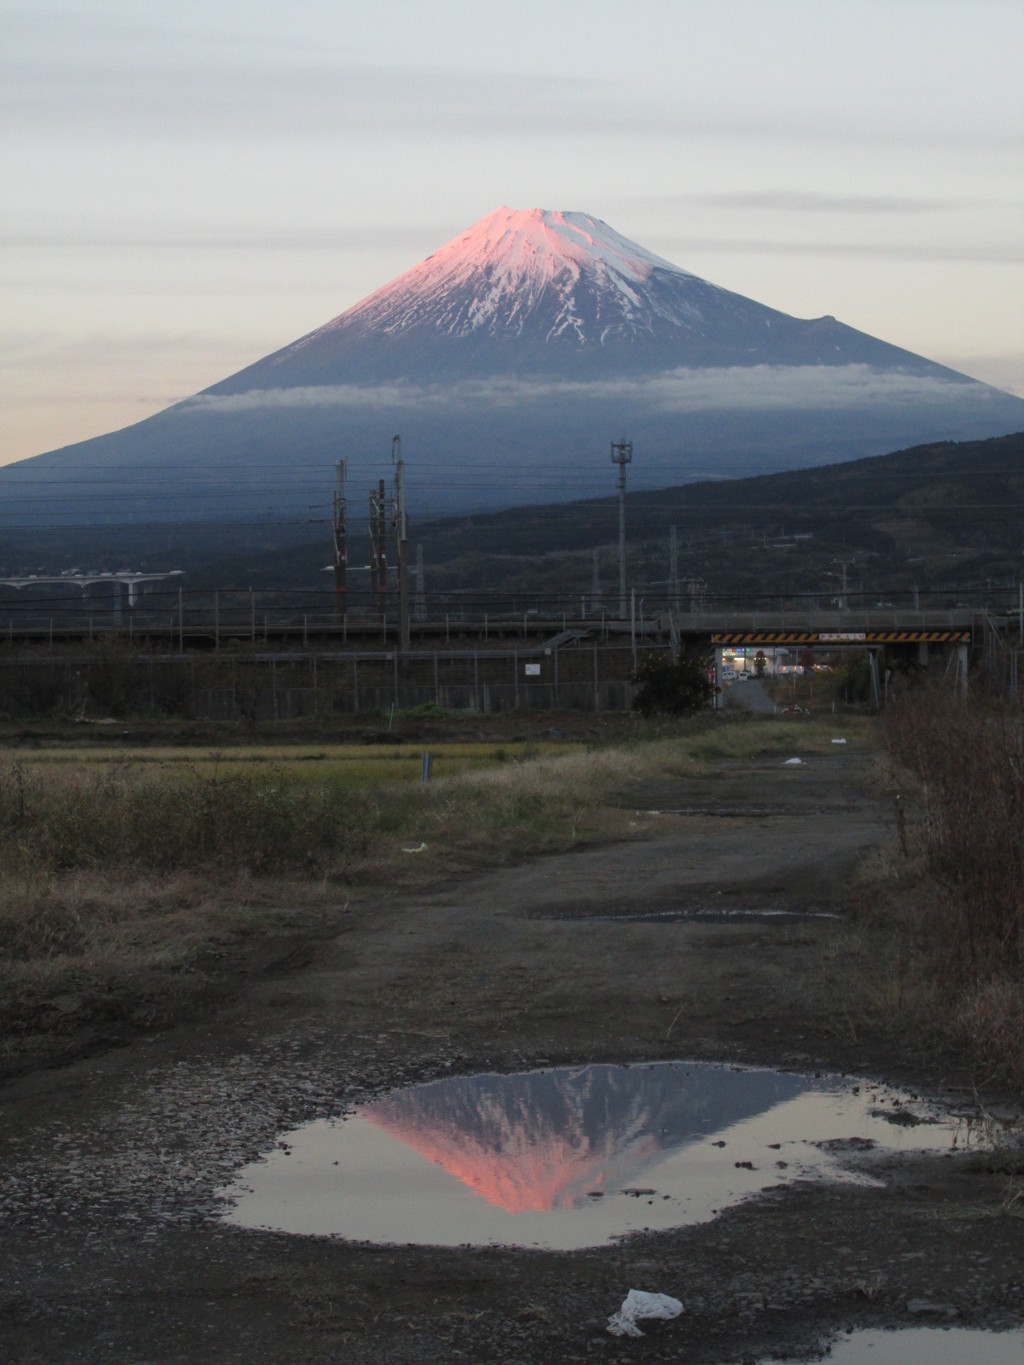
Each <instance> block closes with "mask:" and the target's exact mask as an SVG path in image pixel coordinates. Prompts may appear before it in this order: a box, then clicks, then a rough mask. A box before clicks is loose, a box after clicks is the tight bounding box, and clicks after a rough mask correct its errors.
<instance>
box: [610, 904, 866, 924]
mask: <svg viewBox="0 0 1024 1365" xmlns="http://www.w3.org/2000/svg"><path fill="white" fill-rule="evenodd" d="M842 918H843V916H842V915H840V914H837V913H836V911H834V910H770V909H755V908H753V907H745V906H739V907H737V908H735V909H728V910H726V909H719V908H717V907H715V906H701V905H698V906H687V907H686V908H685V909H679V910H637V911H635V912H634V911H629V910H627V911H626V912H625V913H623V914H621V915H588V916H587V919H588V921H589V922H591V923H594V924H622V923H626V924H683V923H686V924H691V923H696V924H751V923H756V922H757V921H759V920H772V921H774V922H775V923H777V924H799V923H803V921H805V920H810V919H842Z"/></svg>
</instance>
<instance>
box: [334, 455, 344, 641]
mask: <svg viewBox="0 0 1024 1365" xmlns="http://www.w3.org/2000/svg"><path fill="white" fill-rule="evenodd" d="M346 465H347V461H345V460H339V461H338V463H337V464H336V465H335V466H334V468H335V474H336V481H335V486H334V515H333V517H332V525H333V527H334V619H335V620H336V621H340V620H341V619H342V618H343V617H344V616H345V614H346V612H347V610H348V600H347V595H348V545H347V542H346V538H345V471H346Z"/></svg>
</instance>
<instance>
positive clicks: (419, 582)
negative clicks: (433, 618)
mask: <svg viewBox="0 0 1024 1365" xmlns="http://www.w3.org/2000/svg"><path fill="white" fill-rule="evenodd" d="M413 615H414V616H415V617H416V620H417V621H425V620H426V619H427V592H426V587H425V576H424V573H423V542H422V541H420V543H419V544H418V545H417V546H416V598H415V601H414V602H413Z"/></svg>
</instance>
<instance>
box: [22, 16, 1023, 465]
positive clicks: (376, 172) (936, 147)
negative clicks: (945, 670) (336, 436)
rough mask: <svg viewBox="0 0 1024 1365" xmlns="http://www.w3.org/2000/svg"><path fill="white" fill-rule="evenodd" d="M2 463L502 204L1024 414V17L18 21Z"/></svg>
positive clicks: (318, 319)
mask: <svg viewBox="0 0 1024 1365" xmlns="http://www.w3.org/2000/svg"><path fill="white" fill-rule="evenodd" d="M0 18H2V27H3V33H2V35H0V51H2V57H0V105H2V108H3V123H2V128H0V159H2V160H0V170H2V183H3V187H4V193H3V197H2V201H0V202H2V211H0V221H2V224H3V239H4V253H3V259H2V264H0V280H2V290H3V313H2V316H3V323H2V348H0V402H2V411H3V414H4V420H3V423H2V430H0V463H6V462H8V461H10V460H14V459H20V458H22V457H24V456H28V455H35V454H38V453H40V452H41V451H44V450H49V449H52V448H54V447H56V446H60V445H64V444H67V443H69V442H71V441H76V440H82V439H84V438H86V437H89V436H95V435H99V434H101V433H102V432H105V431H109V430H113V429H115V428H117V427H121V426H126V425H128V424H129V423H132V422H135V421H138V420H140V419H141V418H143V417H145V416H148V415H149V414H150V413H153V412H156V411H158V410H160V409H161V408H163V407H166V406H167V405H168V404H169V403H172V402H174V401H176V400H178V399H180V398H184V397H186V396H188V395H189V394H192V393H194V392H196V391H197V390H199V389H202V388H205V387H206V386H208V385H210V384H213V383H215V382H216V381H218V380H220V379H222V378H224V377H226V376H227V375H229V374H231V373H233V372H234V371H235V370H237V369H240V368H241V367H242V366H243V365H246V364H248V363H250V362H252V361H254V360H257V359H259V358H260V357H262V356H264V355H266V354H267V353H268V352H270V351H273V350H276V349H277V348H278V347H280V346H283V345H285V344H287V343H288V342H290V341H292V340H294V339H295V338H296V337H298V336H301V335H302V334H304V333H305V332H308V331H310V330H311V329H313V328H314V327H317V326H319V325H320V324H322V323H324V322H326V321H327V320H328V319H330V318H332V317H334V316H336V315H337V314H338V313H341V312H343V311H344V310H345V309H346V308H348V307H349V306H350V305H351V304H353V303H355V302H357V301H358V300H359V299H361V298H362V297H364V296H365V295H366V294H368V293H369V292H370V291H371V290H373V289H375V288H376V287H378V286H379V285H381V284H384V283H386V282H387V281H388V280H390V279H392V278H393V277H394V276H395V275H397V274H399V273H400V272H402V271H403V270H406V269H408V268H409V267H410V266H413V265H415V264H416V263H417V262H418V261H420V260H421V259H423V257H425V256H427V255H428V254H429V253H430V252H431V251H433V250H435V249H436V248H437V247H439V246H441V245H442V244H443V243H444V242H446V241H447V240H448V239H449V238H451V237H453V236H455V235H456V234H457V233H459V232H461V231H462V230H463V229H464V228H466V227H468V226H469V225H470V224H471V223H473V222H475V221H476V220H477V219H478V218H481V217H483V216H484V215H485V214H487V213H490V212H491V211H492V210H493V209H495V208H497V207H499V206H500V205H502V204H508V205H511V206H512V207H515V208H549V209H568V210H578V211H582V212H586V213H590V214H593V215H595V216H596V217H598V218H603V219H604V220H605V221H606V222H607V223H609V224H610V225H611V226H612V227H614V228H615V229H616V230H617V231H618V232H620V233H622V234H624V235H625V236H627V237H631V238H632V239H633V240H635V241H637V242H640V243H641V244H642V245H644V246H645V247H647V248H649V249H650V250H652V251H654V252H656V253H658V254H659V255H661V256H665V257H667V258H668V259H669V260H671V261H673V262H675V263H676V264H677V265H680V266H682V267H683V268H684V269H686V270H689V271H692V272H693V273H695V274H697V275H701V276H703V277H704V278H705V279H708V280H711V281H712V282H713V283H715V284H718V285H722V286H724V287H725V288H728V289H732V290H735V291H736V292H738V293H741V294H745V295H747V296H748V297H750V298H754V299H757V300H758V301H759V302H762V303H766V304H769V305H771V306H772V307H774V308H779V309H782V310H783V311H785V312H788V313H792V314H795V315H796V316H798V317H817V316H820V315H821V314H824V313H831V314H834V315H835V316H837V317H838V318H839V319H840V320H841V321H843V322H846V323H848V324H850V325H851V326H853V327H857V328H860V329H861V330H863V331H866V332H870V333H871V334H873V335H875V336H878V337H881V338H882V339H884V340H886V341H890V342H893V343H895V344H896V345H899V346H903V347H906V348H908V349H909V350H912V351H916V352H918V353H919V354H922V355H925V356H928V357H929V358H930V359H932V360H937V361H940V362H942V363H944V364H947V365H952V366H953V367H954V368H957V369H961V370H964V371H966V372H967V373H968V374H971V375H974V376H975V377H977V378H980V379H985V380H987V381H988V382H990V383H994V384H997V385H999V386H1000V387H1002V388H1005V389H1008V390H1010V391H1012V392H1015V393H1018V394H1021V395H1024V266H1022V257H1024V81H1022V80H1021V71H1022V69H1024V4H1022V3H1021V0H714V3H711V0H629V2H628V3H620V2H619V0H586V3H580V0H504V3H500V4H499V3H488V2H487V0H376V3H374V4H365V3H360V4H354V3H349V0H289V3H288V4H283V3H281V0H273V3H271V0H146V3H145V4H142V3H139V0H0Z"/></svg>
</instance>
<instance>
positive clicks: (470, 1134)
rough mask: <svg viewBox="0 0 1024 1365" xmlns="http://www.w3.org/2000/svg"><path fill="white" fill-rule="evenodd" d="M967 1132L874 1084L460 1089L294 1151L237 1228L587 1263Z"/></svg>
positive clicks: (258, 1179)
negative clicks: (615, 1241) (500, 1248)
mask: <svg viewBox="0 0 1024 1365" xmlns="http://www.w3.org/2000/svg"><path fill="white" fill-rule="evenodd" d="M972 1141H973V1131H972V1130H971V1128H970V1126H969V1125H968V1123H967V1121H966V1120H957V1119H954V1118H950V1117H948V1116H940V1115H939V1114H937V1112H936V1111H934V1110H929V1108H928V1107H927V1106H925V1105H923V1104H919V1103H917V1102H916V1101H915V1100H914V1099H913V1098H912V1097H911V1096H909V1095H905V1094H900V1093H898V1092H895V1091H892V1090H888V1089H882V1088H879V1087H876V1086H874V1085H872V1084H868V1083H864V1082H862V1083H858V1082H856V1081H851V1080H848V1079H840V1078H811V1077H806V1076H799V1075H793V1074H789V1073H785V1072H776V1071H767V1070H756V1069H749V1070H748V1069H731V1068H723V1067H719V1066H715V1065H712V1064H706V1063H684V1062H664V1063H654V1064H650V1065H639V1066H631V1067H622V1066H605V1065H599V1066H585V1067H580V1068H556V1069H551V1070H544V1071H532V1072H526V1073H523V1074H520V1075H512V1076H501V1075H479V1076H463V1077H453V1078H450V1079H447V1080H441V1081H433V1082H429V1083H427V1084H423V1085H416V1086H411V1087H408V1088H407V1089H404V1090H396V1091H394V1092H392V1093H391V1094H389V1095H387V1096H385V1097H384V1098H383V1099H380V1100H377V1101H375V1102H373V1103H371V1104H367V1105H363V1106H362V1107H360V1108H359V1109H358V1110H356V1111H355V1113H353V1114H350V1115H347V1116H344V1117H338V1118H334V1119H320V1120H317V1121H315V1122H312V1123H308V1124H305V1125H304V1126H302V1127H300V1128H296V1129H293V1130H291V1131H290V1132H287V1133H285V1134H284V1135H283V1136H282V1137H281V1138H280V1139H279V1141H278V1144H277V1146H276V1148H275V1149H274V1150H273V1151H272V1152H271V1153H270V1154H269V1155H267V1156H266V1157H264V1158H262V1159H260V1160H259V1161H257V1162H255V1163H253V1164H251V1165H249V1166H246V1167H245V1168H244V1169H243V1170H241V1171H240V1172H239V1174H238V1175H237V1177H236V1178H235V1180H234V1181H233V1182H232V1184H231V1185H230V1186H228V1187H227V1188H225V1189H223V1190H222V1191H221V1192H220V1193H221V1195H222V1196H223V1197H224V1198H225V1199H226V1201H227V1203H228V1208H227V1210H226V1212H225V1215H224V1216H225V1218H226V1219H227V1221H228V1222H231V1223H234V1224H238V1225H241V1226H243V1227H249V1228H268V1229H274V1230H277V1231H282V1232H291V1233H296V1234H303V1235H312V1236H321V1237H342V1238H346V1239H348V1240H353V1241H370V1242H378V1243H381V1242H383V1243H405V1244H409V1243H413V1244H417V1245H432V1246H461V1245H467V1244H469V1245H487V1244H502V1245H515V1246H528V1247H543V1248H546V1249H550V1250H564V1251H567V1250H574V1249H578V1248H581V1247H592V1246H600V1245H602V1244H603V1243H605V1242H607V1241H608V1240H609V1239H612V1238H616V1237H621V1236H624V1235H627V1234H629V1233H631V1232H638V1231H656V1230H663V1229H667V1228H674V1227H680V1226H683V1225H688V1224H694V1223H699V1222H706V1221H709V1220H710V1219H712V1218H713V1217H714V1216H715V1214H716V1213H718V1212H719V1211H721V1210H722V1209H725V1208H728V1207H729V1206H730V1205H733V1204H736V1203H738V1202H739V1201H740V1200H743V1199H748V1198H751V1197H753V1196H755V1195H757V1194H760V1193H761V1192H762V1191H764V1190H766V1189H768V1188H770V1187H777V1186H781V1185H785V1184H789V1183H791V1182H793V1181H797V1180H831V1181H846V1182H854V1183H862V1184H871V1183H873V1178H872V1176H871V1174H870V1172H869V1170H868V1169H867V1168H866V1167H867V1161H866V1158H865V1154H869V1153H873V1152H898V1151H910V1150H929V1151H933V1152H934V1151H944V1150H952V1149H954V1148H956V1147H958V1146H964V1145H967V1143H968V1142H972Z"/></svg>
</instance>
